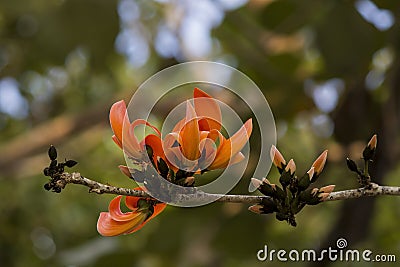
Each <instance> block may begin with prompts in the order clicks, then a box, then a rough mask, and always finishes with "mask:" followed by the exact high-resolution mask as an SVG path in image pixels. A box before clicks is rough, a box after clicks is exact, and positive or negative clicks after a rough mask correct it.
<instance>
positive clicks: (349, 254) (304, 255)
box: [257, 238, 396, 262]
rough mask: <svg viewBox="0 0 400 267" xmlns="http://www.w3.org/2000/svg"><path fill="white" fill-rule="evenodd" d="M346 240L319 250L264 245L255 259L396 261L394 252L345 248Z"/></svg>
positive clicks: (340, 240)
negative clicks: (276, 247) (384, 252)
mask: <svg viewBox="0 0 400 267" xmlns="http://www.w3.org/2000/svg"><path fill="white" fill-rule="evenodd" d="M346 247H347V240H346V239H344V238H339V239H338V240H337V241H336V247H335V248H332V247H328V248H326V249H323V250H321V251H318V252H317V251H316V250H313V249H303V250H297V249H292V250H285V249H279V250H276V249H271V250H269V249H268V246H267V245H264V248H263V249H260V250H259V251H258V252H257V259H258V260H259V261H271V262H272V261H282V262H286V261H292V262H300V261H303V262H304V261H307V262H315V261H325V260H328V261H332V262H336V261H341V262H359V261H364V262H396V255H394V254H374V253H373V252H372V251H371V250H369V249H365V250H357V249H346Z"/></svg>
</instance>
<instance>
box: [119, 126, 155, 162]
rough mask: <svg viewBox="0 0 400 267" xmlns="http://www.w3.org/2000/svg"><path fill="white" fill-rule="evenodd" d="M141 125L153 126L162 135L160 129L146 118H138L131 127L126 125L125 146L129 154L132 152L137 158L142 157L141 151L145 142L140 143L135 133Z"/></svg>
mask: <svg viewBox="0 0 400 267" xmlns="http://www.w3.org/2000/svg"><path fill="white" fill-rule="evenodd" d="M139 125H145V126H149V127H151V128H152V129H153V130H154V131H155V132H156V133H157V135H158V136H160V131H159V130H158V129H157V128H156V127H155V126H153V125H152V124H150V123H149V122H147V121H146V120H142V119H138V120H135V121H134V122H132V124H131V125H130V126H129V127H124V129H123V131H124V140H123V147H124V149H125V150H126V151H127V152H128V153H129V154H131V156H133V157H135V158H140V157H141V152H143V151H144V142H141V143H139V141H138V139H137V138H136V135H135V128H136V127H137V126H139Z"/></svg>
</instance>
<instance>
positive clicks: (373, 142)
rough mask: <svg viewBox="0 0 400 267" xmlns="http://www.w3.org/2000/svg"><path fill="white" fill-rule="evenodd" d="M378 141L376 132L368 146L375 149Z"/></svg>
mask: <svg viewBox="0 0 400 267" xmlns="http://www.w3.org/2000/svg"><path fill="white" fill-rule="evenodd" d="M377 142H378V138H377V135H376V134H374V136H372V138H371V140H369V142H368V145H367V146H368V147H369V148H370V149H372V150H374V149H376V144H377Z"/></svg>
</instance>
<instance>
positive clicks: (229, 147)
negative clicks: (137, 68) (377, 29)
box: [97, 88, 252, 236]
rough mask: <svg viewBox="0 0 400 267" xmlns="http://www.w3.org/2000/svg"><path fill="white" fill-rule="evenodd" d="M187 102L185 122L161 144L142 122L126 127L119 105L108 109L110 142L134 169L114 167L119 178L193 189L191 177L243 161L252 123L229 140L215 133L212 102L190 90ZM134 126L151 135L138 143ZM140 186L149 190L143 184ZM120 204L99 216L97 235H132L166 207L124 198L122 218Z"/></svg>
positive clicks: (217, 124) (216, 113)
mask: <svg viewBox="0 0 400 267" xmlns="http://www.w3.org/2000/svg"><path fill="white" fill-rule="evenodd" d="M192 102H193V104H192ZM192 102H191V101H189V100H188V101H187V102H186V114H185V117H184V118H181V120H180V121H179V122H178V123H177V124H176V125H175V127H174V128H173V130H172V131H171V132H170V133H168V134H167V135H166V136H165V137H164V138H162V136H161V133H160V131H159V130H158V129H157V128H156V127H155V126H154V125H152V124H150V123H149V122H148V121H145V120H142V119H138V120H135V121H133V122H132V123H131V122H130V121H129V118H128V115H127V110H126V105H125V102H124V101H119V102H116V103H115V104H114V105H113V106H112V107H111V110H110V124H111V128H112V130H113V132H114V135H113V136H112V139H113V140H114V142H115V143H116V144H117V145H118V146H119V147H120V148H121V149H123V150H124V152H125V153H126V155H127V156H128V158H129V159H130V160H131V161H132V162H133V163H135V164H136V165H135V166H136V168H134V169H132V168H128V166H119V168H120V170H121V171H122V173H124V174H125V175H127V176H128V177H130V178H134V179H135V180H136V181H137V182H143V181H144V180H145V179H146V178H148V177H150V176H151V177H154V175H152V174H154V172H156V173H157V174H158V175H156V178H155V179H160V178H161V179H166V180H168V181H169V182H171V183H173V184H177V185H182V186H193V185H194V183H195V178H194V174H202V173H204V172H206V171H210V170H215V169H222V168H226V167H228V166H229V165H232V164H235V163H238V162H240V161H241V160H243V159H244V155H243V154H242V153H241V152H240V151H241V150H242V148H243V147H244V145H245V144H246V143H247V141H248V140H249V137H250V135H251V132H252V120H251V119H249V120H247V121H246V122H245V123H244V124H243V126H242V127H241V128H240V129H239V130H238V131H237V132H236V133H235V134H234V135H232V136H231V137H230V138H226V137H225V136H224V135H223V134H222V133H221V130H222V122H221V121H222V116H221V110H220V108H219V105H218V103H217V101H216V100H215V99H214V98H212V97H211V96H210V95H208V94H207V93H205V92H203V91H202V90H200V89H198V88H195V89H194V93H193V101H192ZM139 125H144V126H148V127H150V128H152V129H153V131H154V133H152V134H148V135H146V136H145V137H144V138H143V140H141V141H139V140H138V138H137V137H136V135H135V128H136V127H137V126H139ZM148 166H151V167H153V168H147V167H148ZM145 186H146V187H149V186H152V184H151V183H145ZM153 186H154V185H153ZM148 189H149V188H148ZM121 198H122V197H121V196H117V197H116V198H114V199H113V200H112V201H111V203H110V206H109V211H108V212H102V213H101V214H100V217H99V219H98V223H97V229H98V231H99V233H100V234H102V235H104V236H113V235H119V234H128V233H133V232H135V231H137V230H139V229H140V228H141V227H142V226H143V225H144V224H145V223H146V222H148V221H149V220H150V219H152V218H154V216H156V215H157V214H159V213H160V212H161V211H162V210H163V209H164V208H165V205H166V204H165V203H160V202H158V201H156V200H154V199H146V198H137V197H126V199H125V204H126V206H127V207H128V208H129V209H130V210H131V211H130V212H127V213H123V212H121V209H120V202H121Z"/></svg>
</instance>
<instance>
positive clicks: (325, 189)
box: [318, 185, 335, 193]
mask: <svg viewBox="0 0 400 267" xmlns="http://www.w3.org/2000/svg"><path fill="white" fill-rule="evenodd" d="M334 189H335V185H327V186H324V187H321V188H320V189H319V191H318V192H320V193H331V192H332V191H333V190H334Z"/></svg>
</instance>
